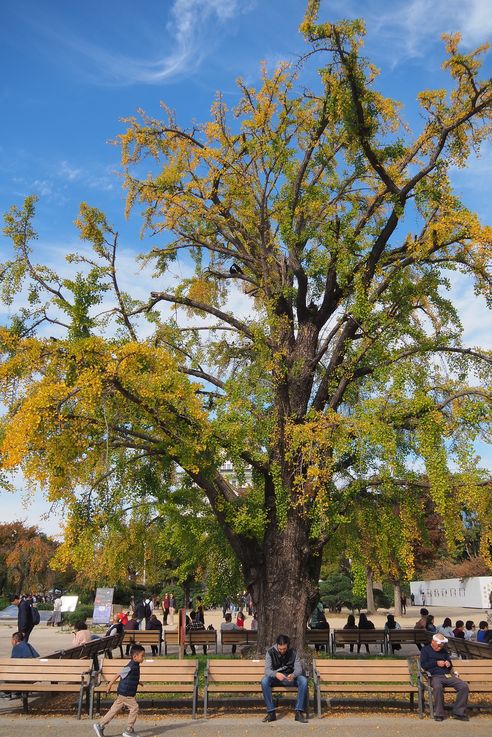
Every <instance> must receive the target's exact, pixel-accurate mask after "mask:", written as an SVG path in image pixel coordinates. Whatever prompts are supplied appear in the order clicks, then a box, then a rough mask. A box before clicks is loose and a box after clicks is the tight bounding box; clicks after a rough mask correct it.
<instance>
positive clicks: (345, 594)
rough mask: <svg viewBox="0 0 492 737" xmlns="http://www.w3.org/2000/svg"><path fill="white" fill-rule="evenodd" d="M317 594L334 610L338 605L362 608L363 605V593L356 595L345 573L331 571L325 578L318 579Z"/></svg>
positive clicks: (351, 582) (350, 580)
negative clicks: (322, 579)
mask: <svg viewBox="0 0 492 737" xmlns="http://www.w3.org/2000/svg"><path fill="white" fill-rule="evenodd" d="M319 594H320V599H321V601H322V602H323V603H324V604H325V605H326V606H327V607H328V609H330V611H335V609H336V608H337V607H338V606H344V607H348V608H349V609H352V610H353V609H362V608H363V607H364V606H365V595H364V596H358V595H357V594H355V593H354V591H353V581H352V579H351V578H350V576H348V575H347V574H345V573H332V574H330V575H329V576H328V577H327V578H326V580H324V581H320V584H319Z"/></svg>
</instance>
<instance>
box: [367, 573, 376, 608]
mask: <svg viewBox="0 0 492 737" xmlns="http://www.w3.org/2000/svg"><path fill="white" fill-rule="evenodd" d="M372 585H373V576H372V571H371V569H370V568H369V566H367V567H366V599H367V613H368V614H373V613H374V612H375V611H376V603H375V601H374V589H373V587H372Z"/></svg>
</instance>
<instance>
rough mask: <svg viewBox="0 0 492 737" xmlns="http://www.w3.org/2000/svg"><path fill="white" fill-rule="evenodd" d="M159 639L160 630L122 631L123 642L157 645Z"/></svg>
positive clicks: (126, 643)
mask: <svg viewBox="0 0 492 737" xmlns="http://www.w3.org/2000/svg"><path fill="white" fill-rule="evenodd" d="M160 641H161V632H160V630H126V631H125V632H124V633H123V644H125V645H128V644H130V643H131V644H133V643H135V642H136V643H138V644H139V645H158V644H159V643H160Z"/></svg>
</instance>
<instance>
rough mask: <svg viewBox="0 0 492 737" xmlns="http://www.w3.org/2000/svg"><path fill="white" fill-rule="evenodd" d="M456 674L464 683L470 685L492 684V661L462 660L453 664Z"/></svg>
mask: <svg viewBox="0 0 492 737" xmlns="http://www.w3.org/2000/svg"><path fill="white" fill-rule="evenodd" d="M453 665H454V669H455V672H456V673H457V674H458V675H459V677H460V678H462V679H463V680H464V681H469V682H470V683H474V682H475V683H476V682H480V683H490V682H492V661H491V660H478V659H477V660H460V661H459V662H456V661H454V662H453Z"/></svg>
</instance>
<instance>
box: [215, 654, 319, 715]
mask: <svg viewBox="0 0 492 737" xmlns="http://www.w3.org/2000/svg"><path fill="white" fill-rule="evenodd" d="M264 675H265V661H264V660H219V659H218V660H212V659H210V660H207V667H206V670H205V686H204V693H203V715H204V716H205V717H206V716H207V710H208V701H209V699H208V695H209V693H213V694H218V693H220V694H238V693H243V694H259V693H262V690H261V683H260V681H261V679H262V678H263V676H264ZM295 690H296V689H295V687H293V686H291V687H282V686H278V687H275V689H274V691H275V694H289V695H292V693H293V692H295ZM308 698H309V697H308Z"/></svg>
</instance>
